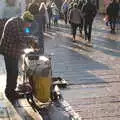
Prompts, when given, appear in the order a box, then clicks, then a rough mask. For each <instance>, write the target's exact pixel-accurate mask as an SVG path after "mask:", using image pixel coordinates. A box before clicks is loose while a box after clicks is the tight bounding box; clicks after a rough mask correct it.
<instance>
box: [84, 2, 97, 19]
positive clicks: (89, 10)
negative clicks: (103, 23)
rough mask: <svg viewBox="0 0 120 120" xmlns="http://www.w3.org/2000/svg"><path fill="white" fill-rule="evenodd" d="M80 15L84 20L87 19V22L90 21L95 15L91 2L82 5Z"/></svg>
mask: <svg viewBox="0 0 120 120" xmlns="http://www.w3.org/2000/svg"><path fill="white" fill-rule="evenodd" d="M82 13H83V16H84V18H85V19H87V20H88V21H92V20H93V19H94V17H95V16H96V13H97V9H96V6H95V5H94V4H92V3H91V2H87V3H86V4H84V5H83V8H82Z"/></svg>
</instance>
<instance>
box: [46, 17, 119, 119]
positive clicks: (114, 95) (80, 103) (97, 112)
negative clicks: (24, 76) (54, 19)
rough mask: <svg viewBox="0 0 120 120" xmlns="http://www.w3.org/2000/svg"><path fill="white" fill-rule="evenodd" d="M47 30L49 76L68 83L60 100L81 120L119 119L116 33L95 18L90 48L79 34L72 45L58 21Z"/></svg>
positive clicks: (65, 30) (65, 27)
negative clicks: (51, 69) (50, 61)
mask: <svg viewBox="0 0 120 120" xmlns="http://www.w3.org/2000/svg"><path fill="white" fill-rule="evenodd" d="M51 31H54V32H52V33H51V32H49V33H48V39H47V40H46V41H45V46H46V52H47V53H53V54H54V56H53V76H60V77H62V78H64V79H66V80H68V82H69V83H70V86H69V87H68V88H67V89H64V90H62V93H63V95H64V98H65V99H66V100H67V101H68V102H69V103H70V105H72V107H73V108H74V109H75V111H76V112H78V113H79V115H80V116H81V117H82V119H83V120H119V119H120V94H119V92H120V87H119V86H120V79H119V78H120V70H119V69H120V31H119V30H117V33H116V34H110V32H109V31H110V30H109V28H108V27H106V26H105V24H104V22H103V19H102V17H101V16H97V18H96V20H95V21H94V24H93V33H92V43H93V47H88V46H86V45H85V44H84V40H83V39H81V38H80V37H79V35H78V36H77V43H73V42H72V36H71V35H70V33H71V31H70V27H69V26H68V25H64V24H63V23H62V22H60V25H59V26H58V27H55V28H53V29H52V30H51ZM78 34H79V33H78ZM51 35H52V36H51ZM50 38H51V39H50Z"/></svg>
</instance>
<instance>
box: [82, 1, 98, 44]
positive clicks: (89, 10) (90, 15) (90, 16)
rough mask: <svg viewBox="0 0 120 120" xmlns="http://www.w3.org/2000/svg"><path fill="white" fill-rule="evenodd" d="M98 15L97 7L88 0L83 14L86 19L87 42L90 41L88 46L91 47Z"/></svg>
mask: <svg viewBox="0 0 120 120" xmlns="http://www.w3.org/2000/svg"><path fill="white" fill-rule="evenodd" d="M96 13H97V9H96V6H95V5H94V4H93V3H92V2H91V1H90V0H87V2H86V4H84V5H83V8H82V14H83V19H84V33H85V40H88V44H90V45H91V32H92V24H93V20H94V18H95V16H96Z"/></svg>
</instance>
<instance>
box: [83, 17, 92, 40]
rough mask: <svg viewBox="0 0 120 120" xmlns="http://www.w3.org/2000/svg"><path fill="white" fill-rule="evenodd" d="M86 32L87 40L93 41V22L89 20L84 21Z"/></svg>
mask: <svg viewBox="0 0 120 120" xmlns="http://www.w3.org/2000/svg"><path fill="white" fill-rule="evenodd" d="M84 22H85V23H84V32H85V39H88V41H91V32H92V23H93V20H87V19H85V21H84Z"/></svg>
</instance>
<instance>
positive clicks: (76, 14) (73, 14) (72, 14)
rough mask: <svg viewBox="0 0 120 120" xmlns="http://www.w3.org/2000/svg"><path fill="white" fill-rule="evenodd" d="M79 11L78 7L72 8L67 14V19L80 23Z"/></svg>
mask: <svg viewBox="0 0 120 120" xmlns="http://www.w3.org/2000/svg"><path fill="white" fill-rule="evenodd" d="M81 18H82V15H81V11H80V10H79V9H78V8H73V9H71V11H70V15H69V21H70V22H71V23H74V24H80V23H81Z"/></svg>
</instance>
